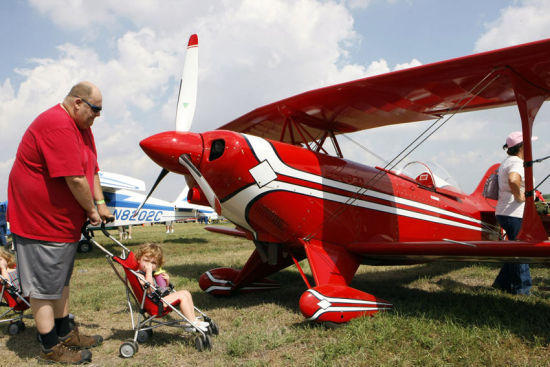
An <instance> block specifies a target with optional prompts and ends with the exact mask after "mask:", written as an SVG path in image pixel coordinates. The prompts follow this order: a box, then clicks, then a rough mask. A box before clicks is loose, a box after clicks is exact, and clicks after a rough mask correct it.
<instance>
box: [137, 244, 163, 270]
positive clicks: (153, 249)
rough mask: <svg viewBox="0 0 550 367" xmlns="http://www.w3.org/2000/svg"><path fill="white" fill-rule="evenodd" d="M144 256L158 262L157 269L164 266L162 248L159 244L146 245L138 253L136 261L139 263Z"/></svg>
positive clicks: (140, 247)
mask: <svg viewBox="0 0 550 367" xmlns="http://www.w3.org/2000/svg"><path fill="white" fill-rule="evenodd" d="M143 256H148V257H151V258H153V259H155V260H156V263H157V269H158V268H160V267H161V266H162V264H164V256H163V254H162V247H160V245H159V244H157V243H144V244H143V245H141V246H139V248H138V249H137V251H136V260H137V261H139V260H140V259H141V258H142V257H143Z"/></svg>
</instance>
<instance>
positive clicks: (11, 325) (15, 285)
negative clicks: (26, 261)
mask: <svg viewBox="0 0 550 367" xmlns="http://www.w3.org/2000/svg"><path fill="white" fill-rule="evenodd" d="M20 288H21V287H20V285H19V278H18V277H17V270H16V269H15V257H14V256H13V255H12V254H10V253H9V252H7V251H5V250H4V249H0V289H1V290H0V297H1V298H3V299H4V300H5V302H0V305H2V306H7V307H8V309H7V310H6V311H4V312H2V313H0V324H3V323H8V334H10V335H15V334H17V333H19V332H20V331H22V330H24V329H25V324H24V323H23V318H24V317H27V318H30V317H31V316H28V315H24V312H25V310H27V309H28V308H30V306H31V305H30V303H29V300H28V298H24V297H23V296H22V295H21V289H20ZM12 314H13V315H12Z"/></svg>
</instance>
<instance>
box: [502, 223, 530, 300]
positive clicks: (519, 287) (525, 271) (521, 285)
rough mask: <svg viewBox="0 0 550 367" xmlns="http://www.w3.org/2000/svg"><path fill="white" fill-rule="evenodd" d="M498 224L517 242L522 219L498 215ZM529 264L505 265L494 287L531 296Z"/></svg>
mask: <svg viewBox="0 0 550 367" xmlns="http://www.w3.org/2000/svg"><path fill="white" fill-rule="evenodd" d="M496 217H497V222H498V224H500V226H501V227H502V228H504V230H505V231H506V234H507V235H508V239H509V240H515V239H516V236H517V235H518V234H519V230H520V229H521V220H522V218H516V217H508V216H505V215H497V216H496ZM531 285H532V281H531V272H530V271H529V264H517V263H505V264H504V265H503V266H502V268H501V269H500V272H499V273H498V275H497V278H496V279H495V281H494V283H493V287H495V288H498V289H502V290H503V291H506V292H508V293H512V294H529V292H530V291H531Z"/></svg>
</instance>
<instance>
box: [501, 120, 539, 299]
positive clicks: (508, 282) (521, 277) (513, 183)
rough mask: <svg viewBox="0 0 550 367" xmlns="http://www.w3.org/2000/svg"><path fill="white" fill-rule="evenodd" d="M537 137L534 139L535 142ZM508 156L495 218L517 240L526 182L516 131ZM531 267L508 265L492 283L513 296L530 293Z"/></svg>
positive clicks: (503, 165)
mask: <svg viewBox="0 0 550 367" xmlns="http://www.w3.org/2000/svg"><path fill="white" fill-rule="evenodd" d="M536 139H537V137H536V136H533V137H532V140H536ZM503 149H506V153H507V154H508V157H507V158H506V159H505V160H504V161H503V162H502V163H501V164H500V168H499V169H498V187H499V190H498V203H497V207H496V210H495V215H496V219H497V222H498V224H500V226H501V227H502V228H503V229H504V230H505V231H506V236H507V237H508V240H510V241H512V240H515V239H516V236H517V235H518V233H519V231H520V229H521V222H522V218H523V209H524V207H525V180H524V169H523V134H522V133H521V132H520V131H514V132H512V133H510V135H508V137H507V138H506V144H505V145H504V146H503ZM531 285H532V281H531V273H530V271H529V264H517V263H506V264H504V265H503V266H502V268H501V269H500V272H499V274H498V276H497V278H496V279H495V281H494V283H493V287H494V288H498V289H501V290H503V291H506V292H508V293H512V294H529V292H530V290H531Z"/></svg>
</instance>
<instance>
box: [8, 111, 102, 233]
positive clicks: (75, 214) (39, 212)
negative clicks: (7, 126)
mask: <svg viewBox="0 0 550 367" xmlns="http://www.w3.org/2000/svg"><path fill="white" fill-rule="evenodd" d="M98 170H99V168H98V165H97V153H96V149H95V142H94V137H93V134H92V130H91V129H85V130H80V129H79V128H78V127H77V126H76V123H75V122H74V120H73V119H72V118H71V117H70V116H69V114H68V113H67V111H65V110H64V109H63V107H61V105H56V106H54V107H52V108H50V109H49V110H47V111H45V112H43V113H42V114H40V115H39V116H38V117H37V118H36V119H35V120H34V121H33V122H32V124H31V125H30V126H29V127H28V129H27V131H26V132H25V134H24V135H23V138H22V139H21V142H20V143H19V148H18V149H17V155H16V157H15V162H14V163H13V167H12V169H11V172H10V177H9V183H8V203H9V205H8V221H9V222H10V230H11V231H12V232H13V233H15V234H17V235H19V236H22V237H27V238H32V239H37V240H44V241H51V242H76V241H78V240H79V239H80V228H81V227H82V225H83V224H84V222H85V220H86V213H85V211H84V209H82V207H81V206H80V204H78V202H77V201H76V199H75V198H74V196H73V194H72V193H71V191H70V190H69V187H68V186H67V183H66V182H65V176H86V178H87V180H88V184H89V185H90V190H91V192H92V193H93V186H94V175H95V173H96V172H97V171H98Z"/></svg>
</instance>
